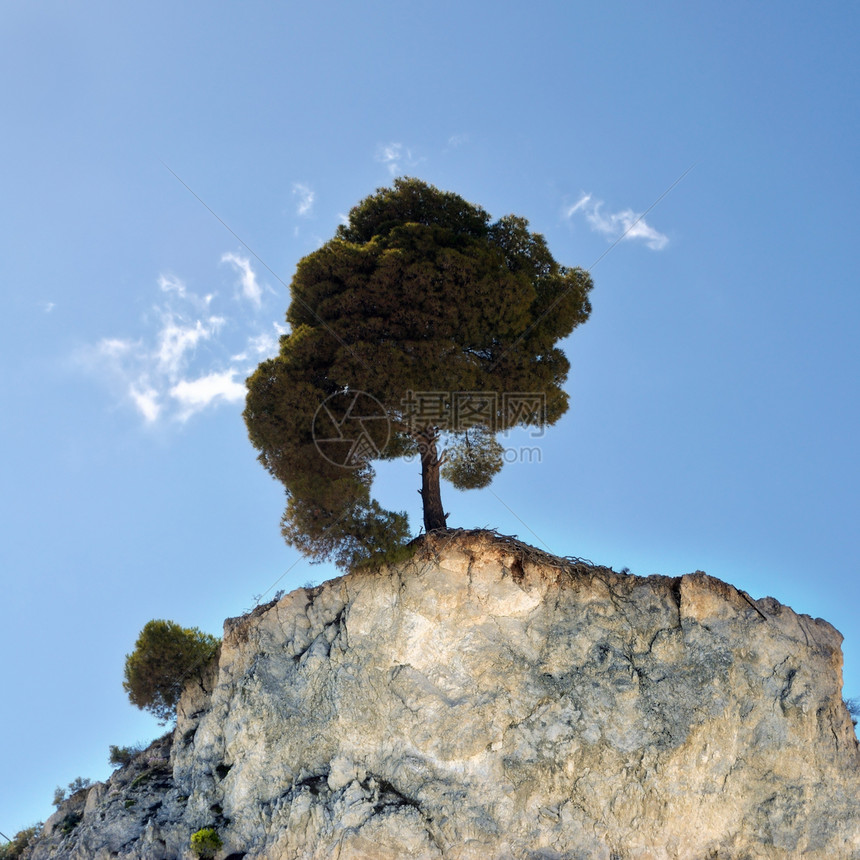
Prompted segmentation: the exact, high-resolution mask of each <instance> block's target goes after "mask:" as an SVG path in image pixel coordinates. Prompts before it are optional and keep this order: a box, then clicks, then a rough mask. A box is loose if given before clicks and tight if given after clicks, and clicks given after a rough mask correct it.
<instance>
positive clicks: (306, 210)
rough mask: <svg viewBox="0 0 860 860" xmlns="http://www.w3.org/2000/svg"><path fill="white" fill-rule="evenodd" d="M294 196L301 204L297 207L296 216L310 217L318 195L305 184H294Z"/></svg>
mask: <svg viewBox="0 0 860 860" xmlns="http://www.w3.org/2000/svg"><path fill="white" fill-rule="evenodd" d="M293 194H294V195H296V196H297V197H298V198H299V202H298V204H297V205H296V214H298V215H302V216H305V215H310V214H311V209H313V205H314V198H315V197H316V194H315V193H314V192H313V191H311V189H310V188H309V187H308V186H307V185H305V184H304V183H303V182H294V183H293Z"/></svg>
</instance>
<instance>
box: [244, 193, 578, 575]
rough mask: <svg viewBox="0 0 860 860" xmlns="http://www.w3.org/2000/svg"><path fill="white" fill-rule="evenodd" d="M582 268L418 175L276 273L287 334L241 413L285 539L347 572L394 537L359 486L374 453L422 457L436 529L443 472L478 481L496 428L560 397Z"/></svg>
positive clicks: (560, 409)
mask: <svg viewBox="0 0 860 860" xmlns="http://www.w3.org/2000/svg"><path fill="white" fill-rule="evenodd" d="M591 286H592V283H591V278H590V276H589V275H588V273H587V272H585V271H584V270H582V269H579V268H567V267H565V266H562V265H559V263H557V262H556V261H555V259H553V257H552V255H551V254H550V252H549V249H548V248H547V245H546V242H545V240H544V238H543V236H541V235H540V234H538V233H532V232H530V231H529V229H528V222H527V221H526V220H525V219H524V218H520V217H517V216H514V215H507V216H505V217H503V218H500V219H499V220H497V221H491V219H490V216H489V215H488V214H487V212H485V211H484V210H483V209H482V208H481V207H479V206H476V205H473V204H471V203H468V202H466V201H465V200H463V198H461V197H459V196H457V195H456V194H452V193H449V192H443V191H440V190H439V189H437V188H434V187H433V186H431V185H428V184H426V183H424V182H422V181H420V180H417V179H410V178H404V179H398V180H395V182H394V185H393V187H391V188H381V189H378V190H377V192H376V193H375V194H373V195H371V196H370V197H367V198H366V199H365V200H362V201H361V202H360V203H359V204H358V205H356V206H355V207H354V208H353V209H352V210H351V211H350V213H349V220H348V223H346V224H344V225H342V226H340V227H339V228H338V229H337V232H336V235H335V237H334V238H333V239H331V240H330V241H329V242H327V243H326V244H325V245H323V246H322V247H321V248H319V250H317V251H315V252H313V253H312V254H309V255H308V256H306V257H305V258H303V259H302V260H301V261H300V262H299V264H298V266H297V269H296V273H295V276H294V277H293V280H292V283H291V285H290V290H291V295H292V301H291V303H290V306H289V309H288V311H287V321H288V323H289V326H290V330H289V334H286V335H284V336H283V337H282V338H281V342H280V353H279V355H278V356H276V357H275V358H271V359H268V360H266V361H264V362H262V364H260V366H259V367H258V368H257V370H256V371H255V373H254V374H253V375H252V376H251V377H250V378H249V379H248V396H247V402H246V408H245V413H244V417H245V422H246V425H247V427H248V432H249V436H250V439H251V442H252V444H253V445H254V446H255V448H256V449H257V450H258V451H259V460H260V462H261V463H262V464H263V466H264V467H265V468H266V469H267V470H268V471H269V472H270V473H271V474H272V475H273V476H274V477H275V478H277V479H278V480H279V481H281V482H282V483H283V484H284V486H285V488H286V493H287V507H286V511H285V513H284V517H283V520H282V531H283V534H284V536H285V538H286V540H287V541H288V542H289V543H291V544H292V545H294V546H296V547H297V548H298V549H300V550H301V551H302V552H304V553H305V554H306V555H308V556H310V557H312V558H313V559H315V560H323V559H333V560H334V561H335V562H336V563H338V564H339V565H341V566H344V567H347V566H350V565H352V564H354V563H356V562H357V561H361V560H363V559H367V558H370V557H373V556H377V555H384V554H385V553H386V552H387V551H390V550H391V548H392V547H396V546H397V545H399V544H400V543H402V542H403V541H404V540H405V539H406V538H407V537H408V535H409V526H408V521H407V517H406V514H405V513H402V512H394V511H387V510H385V509H384V508H382V507H381V506H380V505H379V503H378V502H376V500H375V499H373V498H372V496H371V485H372V480H373V476H374V471H373V467H372V464H373V461H375V460H385V459H393V458H397V457H402V456H410V455H411V456H414V457H416V458H417V459H419V460H420V462H421V491H420V492H421V496H422V503H423V509H424V527H425V529H426V530H427V531H431V530H434V529H441V528H445V527H446V526H447V522H446V514H445V512H444V508H443V506H442V500H441V494H440V485H439V479H440V476H441V477H444V478H445V479H446V480H449V481H451V482H452V483H453V484H454V485H455V486H456V487H459V488H461V489H471V488H479V487H485V486H487V485H488V484H489V483H490V482H491V481H492V479H493V476H494V475H495V474H496V473H497V472H498V471H499V470H500V469H501V467H502V464H503V457H502V452H503V449H502V446H501V445H500V444H499V442H498V441H497V439H496V435H497V434H498V433H500V432H503V431H505V430H508V429H510V428H512V427H515V426H533V427H543V426H545V425H550V424H554V423H555V422H556V421H557V420H558V419H559V418H560V417H561V415H562V414H563V413H564V412H565V411H566V410H567V408H568V397H567V394H566V393H565V391H564V389H563V384H564V382H565V380H566V378H567V373H568V370H569V367H570V365H569V362H568V360H567V358H566V357H565V355H564V353H563V352H562V350H561V349H560V348H559V347H558V345H557V344H558V342H559V341H560V340H561V339H562V338H564V337H566V336H567V335H569V334H570V332H571V331H572V330H573V329H574V328H575V327H576V326H577V325H580V324H581V323H583V322H585V320H586V319H587V318H588V315H589V313H590V310H591V307H590V303H589V298H588V296H589V291H590V290H591Z"/></svg>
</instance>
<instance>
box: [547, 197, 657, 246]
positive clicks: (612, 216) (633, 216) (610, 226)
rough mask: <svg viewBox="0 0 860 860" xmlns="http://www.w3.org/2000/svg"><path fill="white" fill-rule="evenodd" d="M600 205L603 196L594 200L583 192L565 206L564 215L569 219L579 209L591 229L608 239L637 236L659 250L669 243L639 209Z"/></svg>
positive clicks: (630, 238) (628, 238)
mask: <svg viewBox="0 0 860 860" xmlns="http://www.w3.org/2000/svg"><path fill="white" fill-rule="evenodd" d="M603 205H604V204H603V201H602V200H595V199H594V198H593V196H592V195H591V194H582V195H581V196H580V198H579V200H577V201H576V203H574V204H573V205H571V206H568V207H567V208H566V209H565V210H564V215H565V217H566V218H568V219H570V218H573V216H574V215H576V214H577V213H578V212H581V213H582V214H583V215H584V216H585V220H586V221H587V222H588V224H589V226H590V227H591V229H592V230H594V231H595V232H597V233H601V234H602V235H604V236H606V238H607V239H609V240H610V241H617V240H619V239H623V240H624V241H628V240H630V241H635V240H639V241H642V242H644V243H645V244H646V245H647V246H648V247H649V248H650V249H651V250H652V251H662V250H663V248H665V247H666V245H668V244H669V237H668V236H666V235H665V234H664V233H661V232H660V231H659V230H656V229H655V228H654V227H652V226H651V225H650V224H648V223H647V222H646V221H645V219H644V218H643V217H642V214H641V213H638V212H634V211H633V210H632V209H623V210H621V211H620V212H611V213H605V212H604V211H603Z"/></svg>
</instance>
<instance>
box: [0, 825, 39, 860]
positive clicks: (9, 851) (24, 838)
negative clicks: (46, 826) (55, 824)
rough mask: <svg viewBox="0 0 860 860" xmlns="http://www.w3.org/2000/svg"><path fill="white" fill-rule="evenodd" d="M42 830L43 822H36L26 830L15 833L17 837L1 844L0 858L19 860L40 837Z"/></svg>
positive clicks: (3, 859)
mask: <svg viewBox="0 0 860 860" xmlns="http://www.w3.org/2000/svg"><path fill="white" fill-rule="evenodd" d="M41 832H42V823H41V822H39V823H38V824H34V825H33V826H32V827H28V828H27V829H26V830H21V831H19V832H18V833H16V834H15V838H14V839H13V840H12V841H11V842H8V843H7V844H6V845H0V860H18V858H19V857H21V856H22V855H23V854H24V850H25V849H26V848H27V847H28V846H29V845H30V843H31V842H33V841H34V840H35V839H36V838H38V836H39V834H40V833H41Z"/></svg>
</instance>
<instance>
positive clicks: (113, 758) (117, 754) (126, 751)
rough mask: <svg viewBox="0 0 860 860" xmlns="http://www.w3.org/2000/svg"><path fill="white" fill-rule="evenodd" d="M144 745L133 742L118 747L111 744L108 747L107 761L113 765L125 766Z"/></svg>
mask: <svg viewBox="0 0 860 860" xmlns="http://www.w3.org/2000/svg"><path fill="white" fill-rule="evenodd" d="M143 750H144V747H143V746H142V745H141V744H135V746H131V747H118V746H116V745H115V744H111V745H110V747H108V761H109V762H110V763H111V764H112V765H113V766H114V767H125V766H126V765H127V764H129V762H131V760H132V759H133V758H134V757H135V756H136V755H137V754H138V753H141V752H143Z"/></svg>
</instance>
